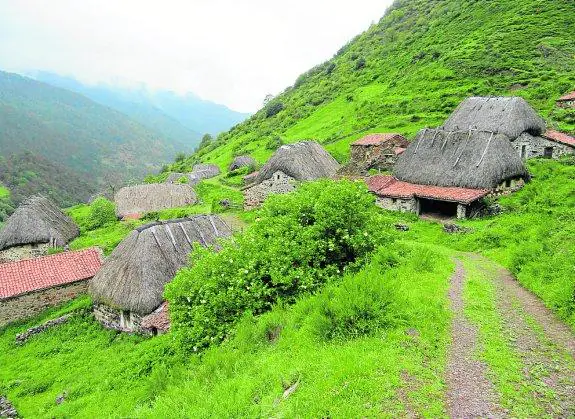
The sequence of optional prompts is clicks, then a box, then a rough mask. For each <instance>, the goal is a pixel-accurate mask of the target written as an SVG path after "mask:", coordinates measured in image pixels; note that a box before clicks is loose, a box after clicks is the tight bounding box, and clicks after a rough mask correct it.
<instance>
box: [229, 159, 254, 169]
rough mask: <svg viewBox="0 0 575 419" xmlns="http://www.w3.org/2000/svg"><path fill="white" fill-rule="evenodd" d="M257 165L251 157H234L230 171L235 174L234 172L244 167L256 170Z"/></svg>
mask: <svg viewBox="0 0 575 419" xmlns="http://www.w3.org/2000/svg"><path fill="white" fill-rule="evenodd" d="M256 165H257V163H256V161H255V160H254V159H253V157H251V156H237V157H234V159H233V161H232V163H231V164H230V167H229V168H228V170H229V171H230V172H233V171H234V170H238V169H241V168H242V167H251V168H255V167H256Z"/></svg>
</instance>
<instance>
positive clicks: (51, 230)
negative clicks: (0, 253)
mask: <svg viewBox="0 0 575 419" xmlns="http://www.w3.org/2000/svg"><path fill="white" fill-rule="evenodd" d="M78 234H80V231H79V230H78V226H77V225H76V224H75V223H74V221H73V220H72V219H71V218H70V217H68V216H67V215H65V214H64V213H63V212H62V211H61V210H60V208H58V206H57V205H56V204H55V203H54V202H52V201H51V200H49V199H48V198H46V197H43V196H34V197H31V198H29V199H28V200H26V201H25V202H24V203H23V204H22V205H20V207H18V209H17V210H16V211H15V212H14V214H12V216H11V217H10V218H9V219H8V221H7V222H6V225H5V226H4V228H3V229H2V230H1V231H0V250H3V249H6V248H9V247H13V246H20V245H24V244H37V243H50V244H52V245H53V246H64V245H65V244H66V243H68V242H69V241H70V240H72V239H73V238H75V237H77V236H78Z"/></svg>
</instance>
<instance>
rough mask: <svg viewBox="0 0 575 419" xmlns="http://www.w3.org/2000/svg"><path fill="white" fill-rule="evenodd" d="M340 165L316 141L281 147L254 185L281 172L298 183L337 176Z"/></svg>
mask: <svg viewBox="0 0 575 419" xmlns="http://www.w3.org/2000/svg"><path fill="white" fill-rule="evenodd" d="M337 169H339V163H338V162H337V161H336V160H335V159H334V158H333V157H332V156H331V155H330V154H329V153H328V152H327V151H326V150H325V149H324V148H323V147H322V146H321V145H319V144H318V143H316V142H315V141H302V142H299V143H295V144H287V145H283V146H281V147H280V148H279V149H278V150H277V151H276V152H275V153H274V155H273V156H271V157H270V159H269V160H268V161H267V163H266V164H265V165H264V166H263V167H262V168H261V169H260V171H259V172H258V175H257V176H256V178H255V180H254V184H257V183H261V182H263V181H264V180H267V179H270V178H271V177H272V176H273V174H274V173H276V172H278V171H281V172H283V173H285V174H286V175H288V176H290V177H292V178H294V179H295V180H298V181H307V180H314V179H319V178H324V177H331V176H333V175H335V173H336V172H337Z"/></svg>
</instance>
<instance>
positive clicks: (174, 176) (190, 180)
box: [166, 173, 201, 186]
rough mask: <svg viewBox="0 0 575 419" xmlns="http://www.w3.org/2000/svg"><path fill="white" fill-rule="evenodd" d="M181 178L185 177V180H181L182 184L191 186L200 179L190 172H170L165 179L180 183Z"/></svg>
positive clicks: (167, 181) (169, 181)
mask: <svg viewBox="0 0 575 419" xmlns="http://www.w3.org/2000/svg"><path fill="white" fill-rule="evenodd" d="M182 178H185V179H186V182H183V183H184V184H188V185H191V186H194V185H197V184H198V183H199V182H200V180H201V179H200V178H199V177H197V176H195V175H193V174H192V173H170V174H169V175H168V177H167V179H166V183H182V182H181V180H182Z"/></svg>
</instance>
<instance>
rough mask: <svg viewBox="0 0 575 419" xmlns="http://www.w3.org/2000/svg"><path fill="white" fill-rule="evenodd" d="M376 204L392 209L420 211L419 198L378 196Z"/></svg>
mask: <svg viewBox="0 0 575 419" xmlns="http://www.w3.org/2000/svg"><path fill="white" fill-rule="evenodd" d="M375 204H376V205H377V206H378V207H380V208H383V209H386V210H390V211H400V212H415V213H419V205H418V203H417V200H416V199H414V198H409V199H402V198H383V197H377V198H376V201H375Z"/></svg>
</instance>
